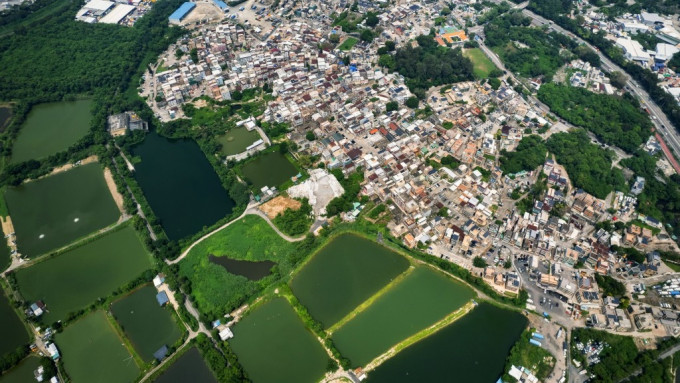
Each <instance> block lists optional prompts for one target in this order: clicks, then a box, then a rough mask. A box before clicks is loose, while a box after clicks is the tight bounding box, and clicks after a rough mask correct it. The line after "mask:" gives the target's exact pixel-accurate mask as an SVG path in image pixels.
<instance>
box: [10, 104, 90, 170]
mask: <svg viewBox="0 0 680 383" xmlns="http://www.w3.org/2000/svg"><path fill="white" fill-rule="evenodd" d="M91 106H92V101H91V100H79V101H61V102H51V103H47V104H38V105H35V106H34V107H32V108H31V111H30V112H28V116H26V121H25V122H24V123H23V124H22V125H21V128H20V129H19V134H18V135H17V138H16V141H15V142H14V146H13V147H12V157H11V162H12V163H18V162H23V161H28V160H37V159H41V158H45V157H48V156H51V155H53V154H56V153H59V152H63V151H65V150H67V149H68V148H69V147H70V146H71V145H73V144H75V143H76V142H78V140H79V139H81V138H83V137H84V136H85V135H86V134H87V132H88V131H89V130H90V120H91V119H92V115H91V114H90V107H91Z"/></svg>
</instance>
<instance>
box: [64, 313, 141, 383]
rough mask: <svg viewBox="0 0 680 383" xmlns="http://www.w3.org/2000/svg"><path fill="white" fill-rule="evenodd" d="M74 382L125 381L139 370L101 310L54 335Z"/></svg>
mask: <svg viewBox="0 0 680 383" xmlns="http://www.w3.org/2000/svg"><path fill="white" fill-rule="evenodd" d="M55 342H56V343H57V346H58V347H59V350H60V352H61V355H62V360H63V363H64V368H65V369H66V373H67V374H68V376H69V377H70V378H71V379H72V381H73V382H75V383H79V382H99V383H108V382H111V383H124V382H132V381H134V380H135V379H136V378H137V376H138V375H139V373H140V370H139V367H138V366H137V365H136V364H135V362H134V360H133V358H132V355H130V352H129V351H128V350H127V349H126V348H125V347H124V346H123V345H122V341H121V339H120V338H118V335H116V332H115V331H114V329H113V328H112V327H111V325H110V324H109V322H108V319H107V318H106V314H105V313H104V312H103V311H101V310H100V311H95V312H93V313H91V314H89V315H87V316H86V317H84V318H82V319H80V320H78V321H77V322H75V323H73V324H72V325H70V326H68V327H67V328H66V329H65V330H64V331H63V332H61V333H59V334H57V335H56V336H55Z"/></svg>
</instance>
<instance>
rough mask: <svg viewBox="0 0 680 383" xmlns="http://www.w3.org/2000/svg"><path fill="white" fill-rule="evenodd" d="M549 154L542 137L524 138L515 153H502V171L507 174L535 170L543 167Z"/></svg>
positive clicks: (533, 135)
mask: <svg viewBox="0 0 680 383" xmlns="http://www.w3.org/2000/svg"><path fill="white" fill-rule="evenodd" d="M547 152H548V148H547V147H546V146H545V142H543V139H541V136H537V135H535V134H532V135H529V136H524V137H523V138H522V140H521V141H520V142H519V144H518V145H517V148H516V149H515V150H514V151H512V152H508V151H506V150H502V151H501V158H500V161H501V170H503V173H506V174H513V173H518V172H520V171H522V170H526V171H531V170H534V169H536V168H537V167H539V166H540V165H543V162H544V161H545V155H546V153H547Z"/></svg>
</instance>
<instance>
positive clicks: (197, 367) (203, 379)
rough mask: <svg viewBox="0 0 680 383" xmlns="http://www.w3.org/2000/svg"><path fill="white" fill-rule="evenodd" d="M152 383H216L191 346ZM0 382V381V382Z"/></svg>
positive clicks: (213, 376)
mask: <svg viewBox="0 0 680 383" xmlns="http://www.w3.org/2000/svg"><path fill="white" fill-rule="evenodd" d="M153 382H154V383H184V382H192V383H217V379H215V375H213V373H212V371H210V367H208V365H207V364H206V363H205V360H203V357H202V356H201V353H200V352H199V351H198V349H196V347H192V348H191V349H189V350H188V351H187V352H185V353H184V354H183V355H182V356H180V357H179V359H177V360H176V361H175V362H174V363H172V365H171V366H170V367H168V369H167V370H165V372H163V373H162V374H161V375H160V376H159V377H158V378H157V379H156V380H154V381H153ZM0 383H1V382H0Z"/></svg>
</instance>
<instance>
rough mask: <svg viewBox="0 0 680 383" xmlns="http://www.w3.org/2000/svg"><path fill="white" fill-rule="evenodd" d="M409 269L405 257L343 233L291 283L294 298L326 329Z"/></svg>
mask: <svg viewBox="0 0 680 383" xmlns="http://www.w3.org/2000/svg"><path fill="white" fill-rule="evenodd" d="M407 268H408V261H407V260H406V258H404V257H402V256H401V255H399V254H397V253H395V252H394V251H392V250H390V249H388V248H386V247H384V246H381V245H379V244H378V243H376V242H373V241H371V240H368V239H365V238H362V237H360V236H358V235H354V234H341V235H339V236H338V237H336V238H335V239H333V240H332V241H331V242H330V243H328V244H327V245H326V246H324V247H323V248H322V249H321V250H320V251H319V252H318V253H317V254H316V255H314V257H313V258H312V259H311V260H310V261H309V262H308V263H307V264H306V265H305V266H304V267H303V268H302V269H301V270H300V272H299V273H298V274H297V275H296V276H295V277H294V278H293V281H292V282H291V289H292V290H293V293H294V294H295V296H296V297H297V298H298V299H299V300H300V303H302V304H303V305H304V306H306V307H307V309H308V310H309V313H310V314H311V315H312V316H313V317H314V318H315V319H316V320H318V321H319V322H321V323H322V324H323V325H324V326H326V327H327V328H328V327H330V326H332V325H333V324H334V323H335V322H337V321H339V320H340V319H341V318H342V317H344V316H345V315H347V314H349V313H350V311H352V310H353V309H354V308H355V307H357V306H358V305H359V304H360V303H361V302H363V301H365V300H366V299H368V298H369V297H370V296H371V295H373V294H375V293H376V292H377V291H378V290H380V289H381V288H382V287H383V286H385V285H386V284H388V283H389V282H390V280H392V279H393V278H395V277H396V276H397V275H399V274H401V273H402V272H404V271H405V270H406V269H407Z"/></svg>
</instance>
